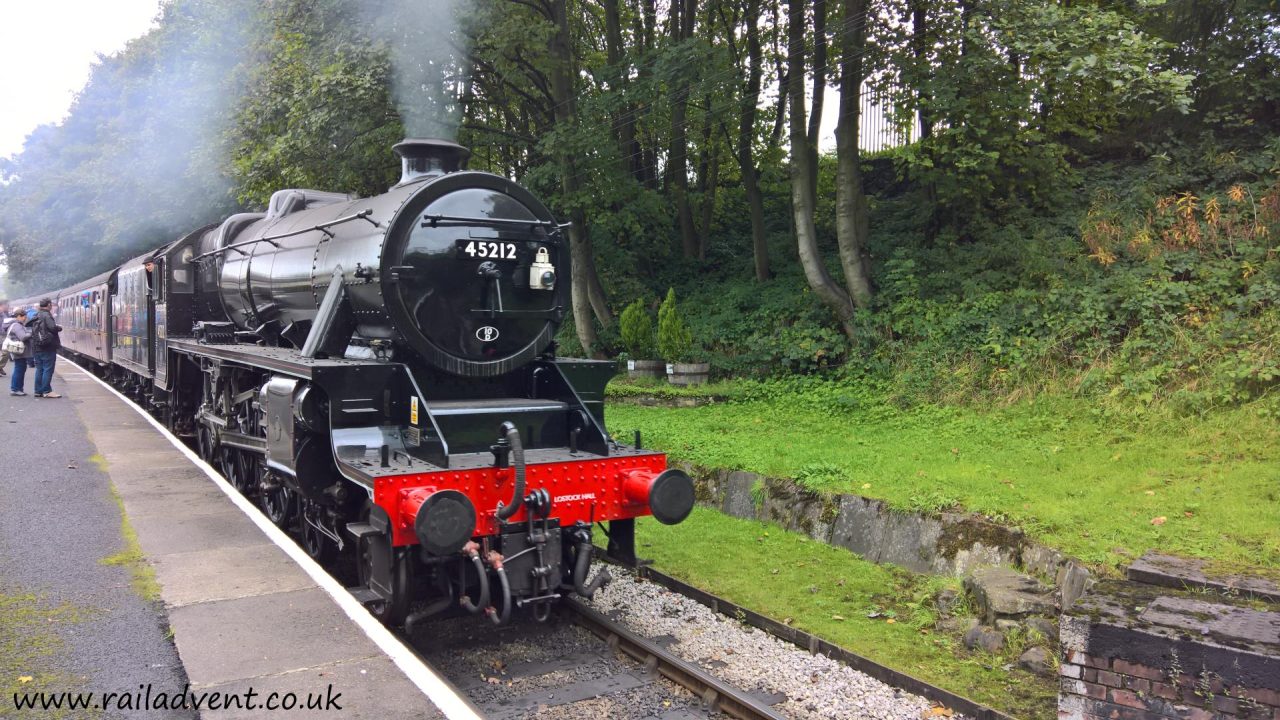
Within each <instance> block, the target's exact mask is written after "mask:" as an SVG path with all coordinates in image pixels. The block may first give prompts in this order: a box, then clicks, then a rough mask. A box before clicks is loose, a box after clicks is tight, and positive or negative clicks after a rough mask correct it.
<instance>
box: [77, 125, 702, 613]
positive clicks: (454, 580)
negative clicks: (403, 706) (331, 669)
mask: <svg viewBox="0 0 1280 720" xmlns="http://www.w3.org/2000/svg"><path fill="white" fill-rule="evenodd" d="M394 150H395V151H396V153H397V154H399V155H400V158H401V167H402V176H401V179H400V182H399V183H397V184H396V185H395V186H394V187H392V188H391V189H390V190H389V191H388V192H387V193H385V194H383V195H378V196H375V197H370V198H356V197H353V196H349V195H346V194H342V193H331V192H320V191H315V190H281V191H279V192H277V193H275V195H274V196H273V197H272V198H271V201H270V203H269V205H268V207H267V209H266V211H265V212H263V213H242V214H238V215H234V216H232V217H229V218H227V219H226V220H225V221H223V222H221V223H218V224H216V225H211V226H208V227H204V228H200V229H198V230H195V231H193V232H191V233H189V234H188V235H186V236H185V237H183V238H180V239H178V240H176V241H174V242H172V243H170V244H168V245H165V246H163V247H161V248H160V249H158V250H155V251H153V252H150V253H146V254H143V255H141V256H139V257H137V258H134V259H132V260H130V261H129V262H127V263H125V264H124V265H122V266H120V267H119V268H117V269H116V270H114V271H112V272H110V273H105V274H104V275H100V276H98V277H97V278H94V279H91V280H89V281H85V283H81V284H80V285H77V286H74V287H73V288H69V289H68V290H66V291H63V293H64V294H65V295H66V296H67V297H68V298H70V297H71V296H72V295H73V294H74V295H75V297H76V298H77V300H75V301H74V302H69V305H68V306H67V307H64V308H63V309H62V312H61V316H62V318H63V319H64V325H65V320H66V318H67V315H68V313H69V312H70V313H71V314H72V316H73V317H74V318H76V320H75V322H76V325H75V326H74V327H75V328H76V330H75V332H76V333H89V332H99V333H100V334H101V333H102V332H103V329H105V335H102V337H103V338H105V339H104V341H102V344H100V345H93V342H96V341H90V340H87V339H86V340H85V341H84V342H81V341H80V340H79V339H77V340H76V343H75V346H74V347H72V346H71V345H68V348H67V350H68V352H69V353H71V354H73V355H74V356H76V357H79V358H83V359H85V360H90V361H93V362H94V363H99V364H102V363H104V362H109V363H110V365H109V366H106V367H107V368H108V370H107V371H106V372H105V373H104V374H106V375H108V376H109V377H111V378H112V379H113V380H114V381H115V382H116V383H117V384H119V385H121V386H123V387H125V388H127V389H129V390H131V391H133V393H134V395H135V397H138V398H139V399H142V400H144V401H145V402H146V403H148V404H149V405H150V407H151V408H152V409H153V410H155V411H157V412H158V413H159V414H161V416H162V417H163V418H164V420H165V422H166V423H167V424H168V425H169V426H170V427H171V428H173V429H174V430H175V431H176V432H178V433H179V434H181V435H184V436H186V437H188V438H190V439H191V441H192V442H193V444H194V445H195V446H196V447H197V448H198V450H199V452H200V454H201V456H202V457H204V458H205V459H206V460H208V461H210V462H211V463H213V464H214V465H216V466H217V467H218V468H219V469H220V470H221V471H222V473H223V474H224V475H225V476H226V477H227V478H228V479H229V480H230V481H231V482H232V483H234V484H235V485H236V486H237V487H238V488H240V489H241V491H243V492H244V493H246V494H248V495H250V496H253V497H255V498H257V500H258V502H259V504H260V505H261V507H262V508H263V510H264V511H265V513H266V514H267V515H268V517H270V518H271V519H272V520H273V521H274V522H276V523H278V524H280V525H281V526H284V527H287V528H290V529H292V530H293V531H295V532H296V533H297V535H298V537H299V540H300V543H301V544H302V546H303V547H304V548H305V549H306V550H307V552H308V553H310V554H311V555H313V556H314V557H317V558H321V559H324V558H328V557H332V556H334V555H336V554H338V553H346V554H347V555H348V556H349V557H351V558H353V559H354V561H355V567H356V571H357V576H358V582H357V584H356V586H355V587H354V589H353V592H354V593H355V594H356V596H357V597H358V598H359V599H361V600H362V601H363V602H365V603H366V604H367V605H368V606H369V608H370V609H371V611H373V612H374V613H375V614H377V615H378V616H380V617H381V618H382V619H383V620H384V621H386V622H388V623H390V624H405V625H412V624H413V623H415V622H417V621H419V620H421V619H423V618H425V617H427V616H430V615H434V614H438V613H445V612H473V613H485V614H487V615H488V616H489V617H490V618H492V619H493V620H494V621H495V622H502V621H504V620H505V619H506V618H507V617H509V616H510V614H511V613H512V612H513V611H514V610H516V609H519V608H524V609H527V610H529V611H531V612H533V614H534V615H535V617H539V618H542V617H545V616H546V614H547V612H548V610H549V608H550V604H551V603H553V602H554V601H556V600H557V599H558V598H560V597H562V596H564V595H565V594H566V593H570V592H573V593H577V594H580V595H583V596H587V597H590V596H591V595H592V594H593V593H594V592H595V590H596V589H597V588H598V587H599V586H600V585H601V584H602V583H604V582H607V580H608V573H607V570H602V571H600V572H598V573H596V574H595V575H594V576H592V575H591V560H592V547H593V546H592V534H593V530H594V529H595V528H596V527H598V526H602V524H605V523H607V525H603V527H606V528H607V531H608V536H609V543H608V544H609V552H610V553H611V554H612V555H614V556H615V557H618V558H620V559H622V560H625V561H634V559H635V557H634V520H635V518H637V517H639V516H642V515H653V516H654V517H656V518H657V519H658V520H659V521H661V522H665V523H677V522H681V521H682V520H684V518H685V517H686V516H687V515H688V513H689V512H690V510H691V508H692V504H693V500H694V497H693V486H692V482H691V480H690V479H689V477H688V476H687V475H685V474H684V473H683V472H681V471H679V470H675V469H668V468H667V467H666V458H665V456H664V455H663V454H661V453H658V452H653V451H650V450H646V449H644V448H643V447H641V445H640V442H639V438H638V437H637V438H636V441H635V443H634V444H632V445H627V444H624V443H621V442H618V441H617V440H616V439H615V438H613V437H611V436H610V435H609V433H608V432H607V430H606V428H605V423H604V403H603V396H604V388H605V385H606V384H607V383H608V381H609V379H610V377H612V375H613V374H614V371H615V366H614V364H613V363H610V362H604V361H593V360H577V359H565V358H560V357H557V356H556V354H555V343H554V337H555V334H556V331H557V329H558V328H559V326H560V324H561V322H562V321H563V320H564V318H565V316H566V313H567V310H568V307H569V297H570V292H569V283H570V275H571V273H570V267H569V264H570V257H569V251H568V250H569V249H568V245H567V239H566V238H565V236H564V232H563V227H562V226H561V225H559V224H558V223H557V222H556V221H555V219H554V217H553V216H552V214H551V213H550V211H549V210H548V209H547V208H546V207H545V206H544V205H543V204H542V203H541V202H540V201H539V200H538V199H537V198H536V197H534V196H533V195H532V194H531V193H530V192H529V191H528V190H526V189H525V188H523V187H521V186H520V185H518V184H517V183H515V182H512V181H511V180H508V179H506V178H502V177H499V176H496V175H492V174H489V173H483V172H474V171H469V170H466V169H465V165H466V159H467V156H468V151H467V150H466V149H465V148H463V147H461V146H459V145H457V144H455V143H452V142H447V141H441V140H422V139H410V140H406V141H404V142H402V143H400V144H398V145H396V147H395V148H394ZM86 290H87V291H88V292H89V295H88V296H87V297H88V298H89V300H88V302H89V303H90V305H87V306H82V305H78V304H77V303H80V302H82V300H80V299H79V298H82V297H85V296H84V295H83V293H84V292H85V291H86ZM94 293H105V295H101V294H100V295H99V296H98V297H99V299H97V300H95V299H94ZM60 297H62V295H60ZM94 303H98V304H97V305H94ZM91 306H92V307H96V308H97V314H94V313H91V312H89V307H91ZM82 323H83V325H84V328H83V329H82V328H81V324H82ZM76 337H77V338H80V337H81V335H76ZM84 337H85V338H89V337H91V336H90V335H87V334H86V335H84ZM92 337H98V336H92ZM102 348H106V349H108V350H109V354H108V355H107V357H106V358H105V359H104V358H102V357H101V352H102ZM95 353H99V354H95Z"/></svg>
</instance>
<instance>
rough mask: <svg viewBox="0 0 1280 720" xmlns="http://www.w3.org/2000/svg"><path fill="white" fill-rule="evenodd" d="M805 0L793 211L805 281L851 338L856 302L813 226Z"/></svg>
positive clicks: (793, 99) (796, 32)
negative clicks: (829, 263) (825, 257)
mask: <svg viewBox="0 0 1280 720" xmlns="http://www.w3.org/2000/svg"><path fill="white" fill-rule="evenodd" d="M804 6H805V2H804V0H788V9H789V12H788V13H787V14H788V18H787V22H788V28H787V40H788V42H787V45H788V50H787V65H788V70H787V72H788V74H789V75H790V76H791V80H792V82H791V83H790V84H789V85H790V87H789V88H788V95H789V96H790V97H789V102H788V104H789V105H790V106H791V114H790V118H791V120H790V131H791V132H790V136H791V208H792V215H793V217H794V219H795V226H796V244H797V246H798V250H799V255H800V264H801V266H802V267H803V268H804V276H805V279H806V280H807V281H808V283H809V287H810V288H811V289H812V290H813V294H814V295H817V296H818V299H819V300H821V301H822V303H823V304H824V305H826V306H827V307H829V308H830V309H831V311H832V312H833V313H835V315H836V318H837V319H838V320H839V321H840V325H841V327H842V328H843V329H844V332H845V334H846V335H848V336H849V338H851V339H852V338H853V337H854V334H855V330H854V326H853V314H854V308H853V302H852V301H851V300H850V299H849V294H848V293H846V292H845V291H844V289H843V288H841V287H840V285H839V284H837V283H836V281H835V280H833V279H832V277H831V274H830V273H829V272H827V267H826V265H825V264H824V263H823V261H822V254H821V252H820V251H819V250H818V232H817V229H816V228H815V227H814V223H813V212H814V208H813V187H812V182H811V178H812V175H811V173H810V155H809V153H808V151H807V143H808V136H807V134H806V127H805V106H804V69H805V68H804V65H805V62H804V56H805V52H804V34H805V14H804Z"/></svg>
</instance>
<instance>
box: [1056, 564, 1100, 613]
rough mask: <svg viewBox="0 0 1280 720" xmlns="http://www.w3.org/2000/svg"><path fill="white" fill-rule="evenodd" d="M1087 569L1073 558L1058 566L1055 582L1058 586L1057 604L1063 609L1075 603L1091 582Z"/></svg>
mask: <svg viewBox="0 0 1280 720" xmlns="http://www.w3.org/2000/svg"><path fill="white" fill-rule="evenodd" d="M1092 579H1093V578H1092V574H1091V573H1090V572H1089V569H1088V568H1086V567H1085V566H1083V565H1081V564H1080V563H1078V562H1076V561H1075V560H1068V561H1066V562H1065V563H1063V564H1062V565H1060V566H1059V567H1058V575H1057V577H1056V578H1055V584H1056V585H1057V586H1058V606H1059V607H1061V608H1062V609H1063V610H1066V609H1067V608H1069V607H1071V606H1072V605H1075V604H1076V601H1077V600H1079V599H1080V598H1081V597H1082V596H1083V595H1084V594H1085V592H1087V591H1088V590H1089V586H1090V584H1091V583H1092Z"/></svg>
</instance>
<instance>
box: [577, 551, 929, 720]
mask: <svg viewBox="0 0 1280 720" xmlns="http://www.w3.org/2000/svg"><path fill="white" fill-rule="evenodd" d="M610 572H612V573H613V576H614V580H613V582H612V583H611V584H609V585H608V586H606V587H605V588H604V589H603V590H601V591H600V592H598V593H596V596H595V598H594V600H592V602H591V605H592V606H593V607H595V609H597V610H599V611H600V612H603V613H606V614H608V615H609V616H610V617H613V618H615V620H620V621H621V622H623V623H624V624H625V625H627V626H628V627H629V628H630V629H631V630H633V631H635V632H637V633H639V634H641V635H644V636H646V637H649V638H658V637H662V636H670V637H671V638H674V642H673V643H672V644H671V645H670V649H671V650H672V651H673V652H675V653H676V654H677V655H679V656H680V657H682V658H684V659H685V660H689V661H693V662H697V663H698V664H700V665H702V666H703V667H704V668H706V669H707V670H709V671H711V672H712V673H714V674H715V675H716V676H718V677H720V678H723V679H724V680H726V681H728V682H730V683H733V684H735V685H737V686H739V687H741V688H744V689H747V690H755V691H760V692H762V693H765V694H771V693H782V694H784V695H786V697H787V699H786V700H784V701H782V702H781V703H779V704H778V705H776V706H775V707H776V708H777V709H778V710H779V711H780V712H782V713H784V714H785V715H787V716H788V717H790V718H796V719H797V720H810V719H812V720H829V719H830V718H849V719H850V720H852V719H853V718H876V719H878V720H879V719H883V720H920V718H921V717H924V716H927V715H928V714H929V710H930V707H931V703H930V702H929V701H928V700H925V699H924V698H922V697H920V696H918V695H912V694H910V693H906V692H903V691H901V690H898V689H897V688H894V687H891V686H889V685H886V684H884V683H882V682H880V681H879V680H876V679H874V678H872V677H870V676H868V675H866V674H864V673H861V672H858V671H857V670H854V669H852V668H850V667H849V666H847V665H845V664H843V663H841V662H839V661H837V660H833V659H831V658H828V657H825V656H823V655H811V654H809V653H808V652H807V651H804V650H801V649H799V648H797V647H795V646H794V645H791V644H790V643H787V642H784V641H782V640H779V639H778V638H775V637H773V636H771V635H769V634H768V633H765V632H763V631H761V630H759V629H756V628H753V627H750V626H747V625H744V624H742V623H740V622H738V621H736V620H734V619H732V618H729V617H726V616H724V615H720V614H719V613H716V612H714V611H712V610H711V609H710V608H708V607H706V606H704V605H701V604H699V603H698V602H697V601H695V600H693V599H691V598H688V597H685V596H683V595H680V594H678V593H673V592H670V591H668V590H667V589H666V588H663V587H662V586H660V585H657V584H654V583H651V582H648V581H645V580H641V579H638V578H636V577H635V576H634V575H633V574H632V573H630V572H627V571H623V570H621V569H619V568H611V570H610Z"/></svg>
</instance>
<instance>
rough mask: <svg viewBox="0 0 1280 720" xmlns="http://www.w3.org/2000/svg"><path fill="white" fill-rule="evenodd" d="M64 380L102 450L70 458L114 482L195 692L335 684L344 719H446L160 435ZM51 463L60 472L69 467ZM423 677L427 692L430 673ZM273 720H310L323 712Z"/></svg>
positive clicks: (322, 688)
mask: <svg viewBox="0 0 1280 720" xmlns="http://www.w3.org/2000/svg"><path fill="white" fill-rule="evenodd" d="M59 377H60V378H63V377H66V378H75V379H74V380H71V379H68V382H67V383H66V385H64V386H62V387H63V388H64V389H63V392H65V393H67V395H68V398H69V400H70V402H68V403H64V404H63V407H74V408H75V409H74V411H73V413H72V414H78V415H79V416H80V419H81V423H82V427H83V428H86V429H87V434H88V440H89V442H90V443H91V444H92V447H94V448H96V451H97V452H96V454H95V455H94V457H93V458H90V457H87V456H86V453H84V452H81V453H80V454H78V455H77V454H75V453H71V454H69V455H68V457H67V460H66V462H67V463H68V464H75V463H80V464H81V465H82V466H83V467H85V468H87V470H86V472H99V473H101V472H104V471H105V473H107V474H108V475H110V478H111V483H112V485H114V486H115V487H116V488H117V490H118V493H119V496H120V498H121V500H122V502H123V505H124V509H125V512H126V515H127V517H128V519H129V522H130V523H131V525H132V526H133V528H134V531H135V533H136V535H137V538H138V542H139V545H140V546H141V548H142V550H143V552H144V554H145V555H146V556H147V559H148V562H149V563H150V564H151V565H152V566H153V567H154V569H155V571H156V578H157V581H158V584H159V585H160V587H161V593H160V594H161V599H162V600H163V602H164V609H166V610H167V620H168V625H169V627H170V628H171V629H172V634H173V640H174V643H175V644H176V649H177V653H178V655H179V657H180V658H181V661H182V664H183V665H184V666H185V668H184V675H185V677H186V678H188V679H189V680H190V682H191V687H192V689H193V690H194V691H195V692H201V691H203V690H206V689H210V688H218V689H222V690H226V691H228V692H233V691H236V690H240V691H242V692H243V691H247V690H249V689H250V688H253V689H254V690H256V691H257V692H258V693H259V694H260V697H259V698H258V699H259V700H262V699H265V695H269V694H270V693H271V692H273V691H280V692H283V693H288V692H294V693H297V694H298V696H299V697H302V698H303V699H304V705H305V697H306V693H308V692H318V693H319V697H320V698H321V699H323V698H324V697H325V696H326V695H327V693H328V692H329V685H330V683H332V684H333V692H340V693H342V697H343V699H344V700H345V701H346V702H344V703H342V704H343V710H342V712H341V713H339V714H341V715H342V716H344V717H354V718H365V717H367V718H374V717H377V718H388V717H395V718H419V717H421V718H431V719H433V720H434V718H439V717H442V716H441V715H440V713H439V712H438V711H437V710H436V709H435V708H434V705H433V703H432V702H431V701H430V700H429V699H428V698H427V696H426V695H425V694H424V693H423V691H422V690H421V689H420V688H419V686H418V685H417V684H415V681H411V680H410V679H409V677H408V676H406V674H405V671H403V670H401V669H400V668H399V667H397V666H396V665H395V664H394V663H393V662H392V661H391V660H390V659H389V658H388V657H387V656H386V655H385V654H383V651H382V650H381V649H380V648H379V646H378V645H377V644H376V643H375V642H374V641H373V640H371V639H370V637H369V636H368V635H366V634H365V630H362V629H361V628H360V626H359V625H358V624H357V623H356V622H354V621H353V619H352V618H351V617H348V616H347V615H346V614H345V613H344V612H343V610H342V609H341V608H340V607H339V605H338V604H337V603H336V602H335V601H334V599H333V598H332V597H330V596H329V595H328V594H327V593H326V592H325V590H323V589H321V588H320V587H319V586H318V585H316V583H315V581H314V580H313V579H312V578H311V577H310V576H309V575H307V573H306V572H304V571H303V570H302V568H301V567H299V566H298V565H297V564H296V563H295V562H294V561H293V560H292V559H290V557H289V556H288V554H286V553H285V551H284V550H282V549H281V548H280V547H278V546H277V545H275V544H274V542H273V541H272V540H271V539H270V538H269V537H268V536H267V535H266V534H264V532H263V531H262V530H261V529H260V528H259V527H258V526H257V525H256V524H255V523H254V521H252V520H250V519H249V517H247V516H246V515H244V514H243V512H242V511H241V510H240V509H239V508H238V507H237V506H236V505H235V504H234V503H232V502H231V500H230V499H229V498H227V497H226V495H225V494H223V492H222V490H221V489H220V488H219V487H218V486H217V485H216V484H214V483H213V482H212V481H211V480H210V479H209V478H208V477H207V476H206V475H205V473H204V471H203V470H202V469H200V468H198V467H196V466H195V465H194V464H192V463H191V462H190V461H189V459H188V458H187V457H186V455H185V454H184V453H183V452H182V451H180V450H179V449H178V448H176V447H174V446H173V444H172V443H170V442H169V441H168V440H167V439H166V438H165V437H164V436H163V435H162V434H160V433H158V432H157V431H156V429H155V427H154V426H152V425H151V424H150V423H148V422H146V420H145V419H144V418H142V417H140V416H138V415H137V414H136V412H135V411H134V409H133V408H130V407H128V406H126V405H125V404H124V403H122V402H121V401H120V400H119V398H117V397H116V396H115V395H113V394H112V393H111V392H110V391H108V390H106V389H105V388H102V387H101V386H100V385H98V384H97V383H96V382H95V381H93V380H91V379H90V378H88V377H86V376H83V375H80V374H79V373H78V371H76V370H74V369H64V370H62V372H60V373H59ZM6 419H9V420H12V421H14V422H13V423H11V424H10V427H12V426H13V424H16V425H18V426H21V425H22V424H23V423H25V422H26V421H27V420H31V421H37V422H38V421H39V420H41V418H39V417H36V416H34V415H32V416H29V417H28V416H26V415H22V414H17V413H14V414H10V415H9V417H7V418H6ZM35 426H36V425H33V427H35ZM46 426H47V424H46ZM18 431H21V430H20V429H19V430H18ZM81 432H82V433H83V432H84V430H82V431H81ZM103 460H105V462H103ZM51 462H54V463H58V464H59V465H58V466H59V467H61V465H60V464H61V463H63V458H62V457H61V456H58V457H57V458H53V459H52V460H51ZM76 472H77V470H75V469H72V468H68V469H67V470H65V471H63V472H60V473H58V475H59V480H60V482H59V483H57V484H50V486H49V487H48V488H47V491H48V494H49V495H50V496H54V497H59V498H61V497H65V501H66V502H67V503H71V502H73V501H75V500H76V499H77V493H78V492H80V489H79V488H77V484H76V483H75V482H61V480H64V479H67V478H70V479H71V480H74V478H75V474H76ZM58 502H62V501H61V500H59V501H58ZM112 550H114V548H112ZM104 552H106V550H104ZM157 607H159V606H158V605H157ZM375 635H376V633H375ZM387 651H388V652H394V651H393V650H392V649H391V648H390V647H388V650H387ZM414 672H417V673H419V676H420V677H419V680H418V682H424V681H426V680H425V676H426V675H429V673H425V672H423V671H422V670H417V671H414ZM322 681H323V682H322ZM163 690H164V691H170V690H171V688H164V689H163ZM321 712H324V711H321ZM269 714H270V715H271V716H272V717H275V716H277V715H280V716H284V717H288V716H290V715H293V716H302V715H305V716H307V717H311V716H313V715H315V714H316V711H315V710H314V709H312V710H306V709H305V708H304V709H303V710H301V711H295V712H292V713H290V712H287V711H283V712H282V711H271V712H269ZM326 714H328V713H326ZM262 716H263V710H262V709H256V710H248V709H244V708H242V709H239V710H217V711H205V712H203V713H202V717H212V718H240V717H262Z"/></svg>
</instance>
